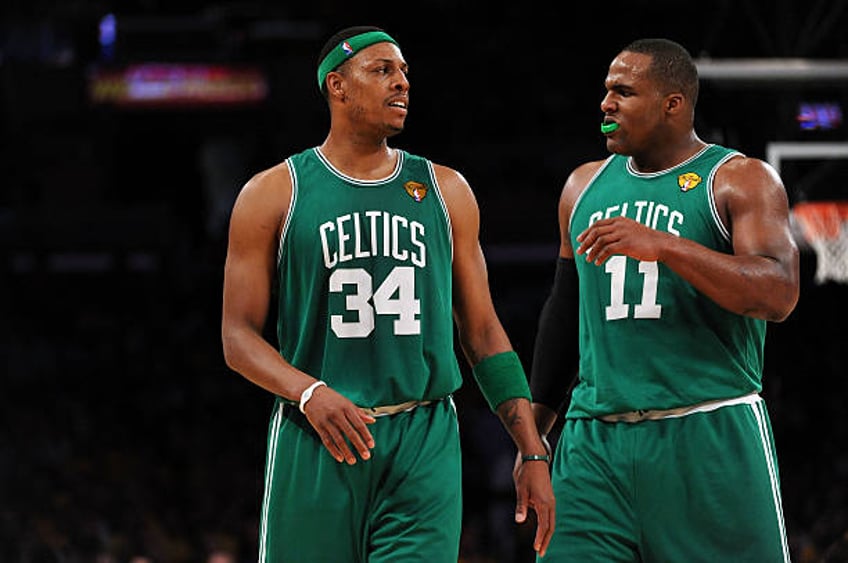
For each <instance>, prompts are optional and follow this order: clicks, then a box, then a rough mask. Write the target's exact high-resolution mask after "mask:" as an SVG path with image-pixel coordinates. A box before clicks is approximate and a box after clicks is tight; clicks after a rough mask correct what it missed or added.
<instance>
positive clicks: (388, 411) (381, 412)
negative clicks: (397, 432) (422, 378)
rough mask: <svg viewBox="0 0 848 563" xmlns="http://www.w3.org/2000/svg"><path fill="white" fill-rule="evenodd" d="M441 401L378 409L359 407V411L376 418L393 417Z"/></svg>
mask: <svg viewBox="0 0 848 563" xmlns="http://www.w3.org/2000/svg"><path fill="white" fill-rule="evenodd" d="M440 400H441V399H437V400H432V401H405V402H403V403H398V404H396V405H381V406H378V407H359V410H361V411H362V412H364V413H365V414H369V415H371V416H374V417H379V416H392V415H393V414H400V413H402V412H409V411H411V410H413V409H416V408H418V407H423V406H426V405H432V404H433V403H436V402H438V401H440Z"/></svg>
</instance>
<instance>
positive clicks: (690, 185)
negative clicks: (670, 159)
mask: <svg viewBox="0 0 848 563" xmlns="http://www.w3.org/2000/svg"><path fill="white" fill-rule="evenodd" d="M700 183H701V177H700V176H698V175H697V174H695V173H694V172H687V173H685V174H681V175H680V176H678V177H677V185H678V186H680V191H681V192H688V191H689V190H694V189H695V187H697V185H698V184H700Z"/></svg>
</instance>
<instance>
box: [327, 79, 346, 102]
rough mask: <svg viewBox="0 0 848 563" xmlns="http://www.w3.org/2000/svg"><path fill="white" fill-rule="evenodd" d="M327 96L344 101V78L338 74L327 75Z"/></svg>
mask: <svg viewBox="0 0 848 563" xmlns="http://www.w3.org/2000/svg"><path fill="white" fill-rule="evenodd" d="M326 81H327V83H326V84H327V94H328V95H329V96H331V97H336V98H338V99H339V100H342V101H344V99H345V91H344V77H343V76H342V75H341V74H339V73H338V72H330V73H328V74H327V78H326Z"/></svg>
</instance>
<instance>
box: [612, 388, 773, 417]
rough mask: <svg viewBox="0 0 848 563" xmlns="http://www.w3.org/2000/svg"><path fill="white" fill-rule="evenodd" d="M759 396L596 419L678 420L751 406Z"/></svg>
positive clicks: (749, 395)
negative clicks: (732, 407)
mask: <svg viewBox="0 0 848 563" xmlns="http://www.w3.org/2000/svg"><path fill="white" fill-rule="evenodd" d="M761 400H762V399H761V398H760V395H759V394H758V393H749V394H748V395H742V396H741V397H734V398H732V399H718V400H715V401H705V402H703V403H697V404H695V405H689V406H686V407H677V408H674V409H666V410H656V409H652V410H636V411H627V412H617V413H612V414H605V415H602V416H599V417H597V418H598V420H602V421H604V422H627V423H630V424H635V423H637V422H643V421H645V420H662V419H664V418H680V417H682V416H687V415H690V414H695V413H699V412H710V411H714V410H716V409H720V408H722V407H729V406H732V405H743V404H747V405H752V404H754V403H757V402H759V401H761Z"/></svg>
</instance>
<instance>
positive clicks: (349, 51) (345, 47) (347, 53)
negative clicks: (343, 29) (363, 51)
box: [342, 41, 353, 57]
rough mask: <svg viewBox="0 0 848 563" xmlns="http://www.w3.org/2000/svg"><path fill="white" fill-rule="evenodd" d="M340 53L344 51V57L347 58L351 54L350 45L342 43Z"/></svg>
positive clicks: (345, 42) (351, 48)
mask: <svg viewBox="0 0 848 563" xmlns="http://www.w3.org/2000/svg"><path fill="white" fill-rule="evenodd" d="M342 51H344V52H345V55H347V56H348V57H349V56H351V55H352V54H353V47H351V46H350V43H348V42H347V41H342Z"/></svg>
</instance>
